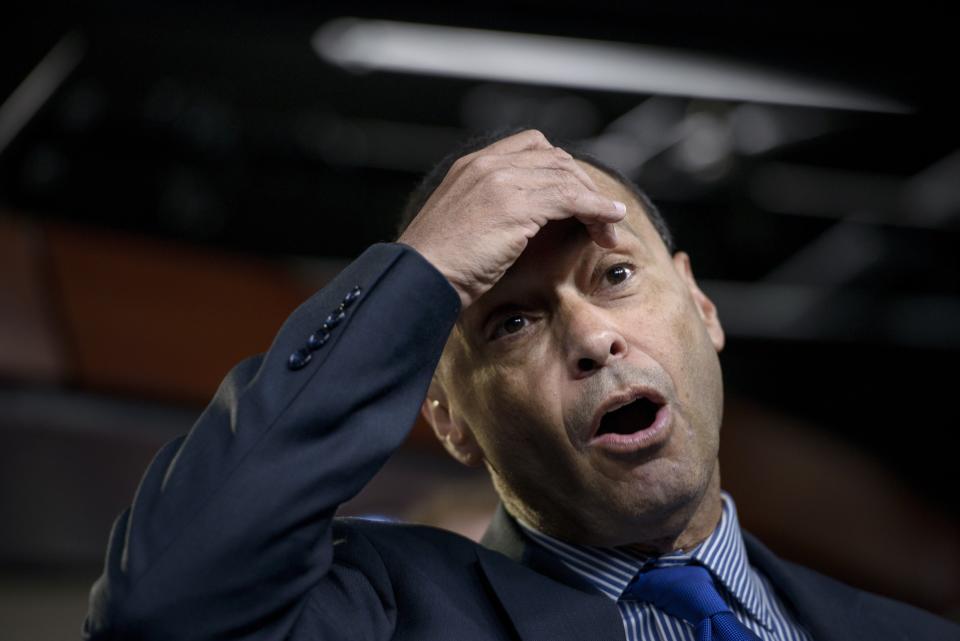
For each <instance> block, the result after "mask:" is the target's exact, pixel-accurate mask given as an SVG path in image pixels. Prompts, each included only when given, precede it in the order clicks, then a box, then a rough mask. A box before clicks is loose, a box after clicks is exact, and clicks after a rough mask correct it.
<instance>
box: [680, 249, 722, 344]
mask: <svg viewBox="0 0 960 641" xmlns="http://www.w3.org/2000/svg"><path fill="white" fill-rule="evenodd" d="M673 266H674V268H675V269H676V270H677V272H678V273H679V274H680V276H681V277H682V278H683V280H684V282H685V283H686V285H687V289H688V290H690V294H691V295H692V296H693V302H694V303H696V306H697V311H698V312H699V313H700V318H701V320H703V324H704V326H705V327H706V328H707V334H708V335H709V336H710V342H712V343H713V347H714V348H715V349H716V350H717V351H718V352H719V351H721V350H723V345H724V342H725V341H726V337H725V336H724V333H723V326H722V325H720V317H719V316H718V315H717V306H716V305H714V304H713V301H712V300H710V299H709V298H708V297H707V295H706V294H704V293H703V292H702V291H700V287H699V286H698V285H697V280H696V279H695V278H694V277H693V268H692V267H691V266H690V256H688V255H687V253H686V252H679V251H678V252H677V253H675V254H674V255H673Z"/></svg>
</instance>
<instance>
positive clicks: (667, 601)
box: [621, 565, 757, 641]
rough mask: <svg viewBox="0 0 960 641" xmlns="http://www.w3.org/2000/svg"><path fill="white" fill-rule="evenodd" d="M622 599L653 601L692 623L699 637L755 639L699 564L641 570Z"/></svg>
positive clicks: (726, 640) (719, 640) (733, 640)
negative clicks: (738, 619)
mask: <svg viewBox="0 0 960 641" xmlns="http://www.w3.org/2000/svg"><path fill="white" fill-rule="evenodd" d="M621 598H623V599H630V600H635V601H646V602H647V603H652V604H653V605H655V606H656V607H657V608H659V609H661V610H663V611H664V612H666V613H667V614H670V615H672V616H675V617H677V618H679V619H684V620H685V621H688V622H690V623H692V624H693V625H694V626H696V628H697V637H698V638H700V639H704V640H707V639H714V640H717V641H756V639H757V637H756V636H755V635H754V634H753V633H752V632H750V630H749V629H747V628H746V627H745V626H744V625H743V624H741V623H740V622H739V621H737V619H736V617H735V616H734V615H733V612H731V611H730V608H729V607H728V606H727V604H726V603H725V602H724V600H723V598H722V597H721V596H720V593H719V592H718V591H717V588H716V586H715V585H714V583H713V577H711V576H710V573H709V572H708V571H707V569H706V568H704V567H702V566H699V565H681V566H675V567H666V568H653V569H652V570H647V571H646V572H641V573H640V574H638V575H637V576H636V577H635V578H634V579H633V581H631V582H630V585H628V586H627V589H626V590H624V592H623V596H622V597H621Z"/></svg>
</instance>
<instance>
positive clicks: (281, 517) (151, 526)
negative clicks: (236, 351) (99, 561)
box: [84, 244, 460, 640]
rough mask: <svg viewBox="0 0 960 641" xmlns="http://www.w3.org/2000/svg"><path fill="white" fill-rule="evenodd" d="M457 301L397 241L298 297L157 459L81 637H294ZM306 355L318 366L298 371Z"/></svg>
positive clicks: (406, 416)
mask: <svg viewBox="0 0 960 641" xmlns="http://www.w3.org/2000/svg"><path fill="white" fill-rule="evenodd" d="M357 288H359V290H357ZM351 291H355V293H354V294H352V295H348V293H349V292H351ZM351 296H358V297H357V298H355V299H353V300H349V299H351ZM345 297H346V298H345ZM341 302H345V303H346V304H345V305H344V306H343V307H340V309H341V310H343V317H342V318H340V319H339V320H338V319H337V318H336V317H337V316H338V314H337V313H336V310H337V309H338V307H339V306H340V304H341ZM252 305H253V304H252ZM459 307H460V300H459V297H458V296H457V294H456V292H455V291H454V289H453V288H452V287H451V286H450V284H449V283H448V282H447V281H446V279H445V278H444V277H443V276H442V275H441V274H440V273H439V272H438V271H437V270H436V269H435V268H434V267H433V266H432V265H431V264H430V263H429V262H427V261H426V260H425V259H424V258H423V257H422V256H420V255H419V254H418V253H417V252H416V251H414V250H413V249H410V248H409V247H406V246H404V245H399V244H379V245H374V246H373V247H371V248H370V249H368V250H367V251H366V252H365V253H364V254H363V255H362V256H361V257H360V258H358V259H357V260H356V261H354V262H353V263H351V264H350V266H348V267H347V268H346V269H345V270H344V271H343V272H341V274H340V275H339V276H337V278H335V279H334V280H333V281H332V282H331V283H330V284H329V285H327V286H326V287H324V288H323V289H322V290H321V291H320V292H318V293H317V294H315V295H314V296H313V297H312V298H310V299H309V300H308V301H307V302H305V303H304V304H303V305H301V306H300V307H299V308H298V309H297V310H296V311H295V312H294V313H293V314H292V315H291V316H290V318H288V319H287V321H286V323H285V324H284V325H283V327H282V328H281V330H280V332H279V334H278V335H277V337H276V339H275V340H274V342H273V345H272V346H271V347H270V349H269V351H268V352H267V353H266V354H265V355H262V356H258V357H254V358H251V359H248V360H246V361H244V362H242V363H240V364H239V365H237V366H236V367H234V368H233V370H231V371H230V373H229V374H228V375H227V377H226V379H225V380H224V381H223V383H222V384H221V386H220V389H219V390H218V392H217V394H216V396H215V397H214V399H213V400H212V402H211V403H210V405H209V406H208V407H207V408H206V410H205V411H204V412H203V414H202V415H201V416H200V418H199V419H198V421H197V423H196V424H195V425H194V426H193V428H192V429H191V431H190V432H189V434H187V435H186V436H185V437H182V438H180V439H178V440H176V441H174V442H172V443H170V444H168V445H167V446H166V447H164V448H163V449H162V450H161V451H160V452H159V453H158V454H157V456H156V457H155V458H154V460H153V462H152V463H151V464H150V466H149V468H148V469H147V471H146V473H145V475H144V477H143V479H142V480H141V483H140V486H139V488H138V489H137V493H136V496H135V497H134V501H133V504H132V505H131V507H130V508H128V509H127V510H126V511H125V512H124V513H123V514H121V515H120V517H119V518H118V519H117V521H116V523H115V524H114V528H113V531H112V533H111V536H110V541H109V545H108V549H107V558H106V562H105V569H104V572H103V574H102V576H101V577H100V578H99V579H98V581H97V582H96V583H95V584H94V586H93V589H92V591H91V597H90V610H89V612H88V615H87V619H86V621H85V623H84V637H85V638H86V639H97V640H99V639H178V640H180V639H254V638H256V639H271V640H272V639H278V640H279V639H283V638H285V637H286V636H287V635H288V634H289V633H290V631H291V629H292V626H293V625H294V623H295V621H296V619H297V616H298V614H299V611H300V608H301V607H303V602H304V601H305V596H306V594H307V592H309V591H310V590H311V589H312V588H314V587H315V586H317V585H318V584H319V583H320V582H322V581H324V580H325V579H327V578H328V572H329V570H330V567H331V562H332V555H333V546H332V542H331V521H332V518H333V515H334V513H335V511H336V509H337V506H338V505H339V504H340V503H342V502H344V501H346V500H347V499H349V498H351V497H352V496H354V495H355V494H356V493H357V492H359V491H360V489H361V488H363V486H364V485H365V484H366V483H367V481H369V479H370V478H371V477H372V476H373V475H374V474H375V473H376V472H377V470H378V469H379V468H380V467H381V466H382V465H383V463H384V462H385V461H386V459H387V457H389V455H390V454H391V453H392V452H393V451H394V450H395V449H396V448H397V447H398V446H399V445H400V443H401V442H402V441H403V440H404V439H405V438H406V436H407V433H408V432H409V430H410V427H411V426H412V424H413V422H414V420H415V418H416V415H417V411H418V409H419V406H420V403H421V402H422V400H423V398H424V396H425V394H426V390H427V387H428V385H429V382H430V378H431V376H432V374H433V371H434V369H435V367H436V364H437V362H438V360H439V358H440V354H441V352H442V350H443V346H444V344H445V342H446V340H447V337H448V336H449V333H450V330H451V329H452V327H453V324H454V323H455V321H456V318H457V314H458V312H459ZM331 312H333V313H334V314H333V316H329V315H330V314H331ZM325 319H326V320H327V321H328V325H330V326H331V327H330V329H329V338H328V339H327V340H326V342H324V343H323V344H322V345H319V346H317V343H318V342H319V341H318V342H315V343H314V347H316V349H315V350H312V351H311V350H309V349H308V348H306V347H305V346H306V343H307V338H308V336H310V334H311V333H313V332H315V331H316V330H318V329H319V328H320V327H321V325H322V324H323V323H324V321H325ZM224 322H229V319H224ZM320 338H322V332H321V336H320ZM301 349H303V350H306V351H304V352H300V355H301V356H302V355H304V354H307V353H309V354H310V358H309V361H308V362H306V363H305V364H303V363H295V365H298V364H299V365H301V367H299V368H296V367H291V362H290V357H291V354H294V353H295V352H297V351H298V350H301ZM294 360H297V357H294ZM300 360H301V361H302V360H304V359H303V358H301V359H300ZM184 367H189V363H184Z"/></svg>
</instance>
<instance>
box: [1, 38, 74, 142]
mask: <svg viewBox="0 0 960 641" xmlns="http://www.w3.org/2000/svg"><path fill="white" fill-rule="evenodd" d="M85 51H86V43H85V42H84V39H83V37H82V36H80V35H79V34H78V33H75V32H70V33H68V34H67V35H65V36H63V37H62V38H61V39H60V40H59V41H58V42H57V44H56V45H54V47H53V49H51V50H50V51H49V52H48V53H47V55H45V56H44V57H43V58H42V59H41V60H40V62H39V63H37V66H36V67H34V68H33V70H31V71H30V73H29V74H27V77H26V78H24V79H23V81H22V82H21V83H20V84H19V85H18V86H17V88H16V89H14V90H13V93H12V94H10V96H9V97H8V98H7V99H6V100H5V101H4V102H3V104H2V105H0V153H3V150H4V149H6V147H7V145H9V144H10V142H11V141H13V139H14V138H16V137H17V134H19V133H20V130H21V129H23V128H24V127H25V126H26V125H27V123H28V122H30V119H31V118H33V117H34V116H35V115H36V114H37V112H38V111H40V108H41V107H43V105H44V104H45V103H46V102H47V100H49V99H50V96H52V95H53V92H55V91H56V90H57V89H58V88H59V87H60V85H62V84H63V83H64V81H65V80H66V79H67V77H68V76H69V75H70V73H71V72H72V71H73V70H74V69H76V67H77V65H78V64H80V60H81V59H83V54H84V52H85Z"/></svg>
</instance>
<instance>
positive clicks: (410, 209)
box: [397, 127, 676, 254]
mask: <svg viewBox="0 0 960 641" xmlns="http://www.w3.org/2000/svg"><path fill="white" fill-rule="evenodd" d="M524 129H527V128H526V127H516V128H511V129H506V130H500V131H496V132H493V133H487V134H481V135H479V136H476V137H473V138H469V139H467V140H465V141H464V142H462V143H461V144H460V145H458V146H457V147H456V148H455V149H453V150H452V151H451V152H450V153H448V154H447V155H446V156H444V158H443V159H442V160H440V162H438V163H437V164H436V165H434V166H433V168H432V169H431V170H430V171H428V172H427V174H426V175H425V176H424V177H423V179H422V180H421V181H420V184H418V185H417V186H416V188H415V189H414V190H413V191H412V192H411V193H410V195H409V196H408V197H407V202H406V204H405V205H404V207H403V211H402V213H401V214H400V222H399V224H398V226H397V236H400V234H402V233H403V231H404V230H405V229H406V228H407V226H408V225H409V224H410V222H411V221H412V220H413V219H414V217H415V216H416V215H417V214H418V213H419V212H420V210H421V209H422V208H423V205H424V204H425V203H426V202H427V200H429V198H430V196H431V195H432V194H433V192H434V190H435V189H436V188H437V187H438V186H439V185H440V183H441V182H443V179H444V177H445V176H446V175H447V172H448V171H450V167H451V165H453V163H454V162H456V160H457V159H458V158H460V157H461V156H465V155H467V154H471V153H473V152H475V151H479V150H480V149H483V148H484V147H487V146H489V145H492V144H493V143H495V142H497V141H498V140H502V139H504V138H506V137H508V136H512V135H513V134H515V133H519V132H521V131H523V130H524ZM560 146H562V147H563V149H565V150H566V151H567V152H568V153H569V154H570V155H571V156H573V157H574V158H576V159H577V160H579V161H581V162H585V163H587V164H588V165H592V166H593V167H595V168H597V169H599V170H600V171H602V172H603V173H605V174H607V175H608V176H610V177H611V178H613V179H614V180H616V181H617V182H619V183H620V184H621V185H623V186H624V187H626V188H627V190H628V191H629V192H630V193H631V194H632V195H633V196H634V197H635V198H636V199H637V202H639V203H640V206H641V208H642V209H643V211H644V213H645V214H646V215H647V218H648V219H649V220H650V223H651V224H652V225H653V228H654V229H656V230H657V233H658V234H660V238H661V239H662V240H663V244H664V245H665V246H666V248H667V252H669V253H670V254H673V253H674V252H675V251H676V247H675V246H674V241H673V234H672V233H671V232H670V228H669V226H667V221H666V220H664V218H663V215H662V214H661V213H660V210H659V209H657V206H656V205H654V204H653V201H651V200H650V197H649V196H647V194H646V193H645V192H644V191H643V190H642V189H640V187H639V186H638V185H637V184H636V183H635V182H633V181H632V180H630V179H629V178H627V177H626V176H624V175H623V174H622V173H621V172H620V171H618V170H616V169H614V168H613V167H610V166H609V165H607V164H606V163H604V162H602V161H600V160H598V159H597V158H595V157H593V156H591V155H590V154H588V153H586V152H584V151H582V150H580V149H577V148H576V147H575V146H567V145H560Z"/></svg>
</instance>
